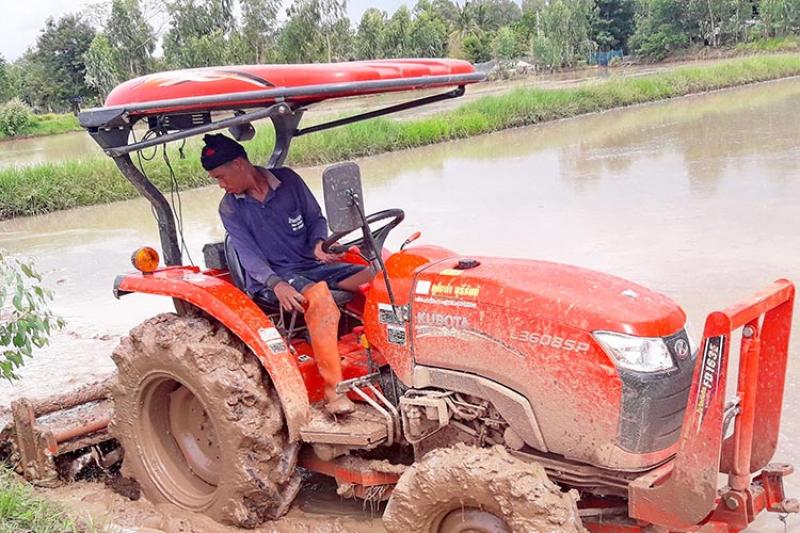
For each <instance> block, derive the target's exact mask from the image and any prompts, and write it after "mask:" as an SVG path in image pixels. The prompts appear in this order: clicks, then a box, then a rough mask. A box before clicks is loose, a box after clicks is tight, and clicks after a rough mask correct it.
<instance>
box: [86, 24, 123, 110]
mask: <svg viewBox="0 0 800 533" xmlns="http://www.w3.org/2000/svg"><path fill="white" fill-rule="evenodd" d="M114 59H115V58H114V49H113V48H112V47H111V43H110V42H109V41H108V37H106V36H105V35H104V34H102V33H99V34H97V35H96V36H95V38H94V40H93V41H92V45H91V46H90V47H89V50H88V51H87V52H86V55H85V57H84V62H85V63H86V85H88V86H89V87H91V88H93V89H95V90H96V91H97V94H99V95H100V97H101V99H103V97H104V96H106V95H108V93H110V92H111V90H112V89H113V88H114V87H116V86H117V85H118V84H119V82H120V75H119V72H118V70H117V63H116V61H115V60H114Z"/></svg>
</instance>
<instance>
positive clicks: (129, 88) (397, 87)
mask: <svg viewBox="0 0 800 533" xmlns="http://www.w3.org/2000/svg"><path fill="white" fill-rule="evenodd" d="M482 78H483V76H482V75H481V74H478V73H476V72H475V68H474V67H473V66H472V65H471V64H470V63H468V62H466V61H460V60H455V59H397V60H383V61H356V62H350V63H330V64H309V65H243V66H227V67H208V68H197V69H188V70H176V71H170V72H161V73H157V74H149V75H147V76H142V77H140V78H135V79H132V80H130V81H126V82H125V83H123V84H121V85H119V86H118V87H116V88H115V89H114V90H113V91H111V93H110V94H109V95H108V98H107V99H106V102H105V107H107V108H108V107H114V108H125V109H127V110H128V111H129V112H130V113H131V114H134V115H146V114H151V113H156V112H164V111H196V110H201V109H215V108H227V109H233V108H238V107H242V108H244V107H256V106H262V105H269V104H271V103H274V102H275V101H276V100H280V99H283V100H285V101H289V102H292V101H296V102H309V101H319V100H324V99H327V98H338V97H344V96H356V95H361V94H371V93H378V92H388V91H403V90H411V89H423V88H434V87H447V86H456V85H464V84H467V83H474V82H477V81H480V80H481V79H482Z"/></svg>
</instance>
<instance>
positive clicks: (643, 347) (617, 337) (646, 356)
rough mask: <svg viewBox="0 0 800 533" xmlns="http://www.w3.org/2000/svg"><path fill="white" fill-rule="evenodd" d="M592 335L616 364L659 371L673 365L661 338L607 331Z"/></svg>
mask: <svg viewBox="0 0 800 533" xmlns="http://www.w3.org/2000/svg"><path fill="white" fill-rule="evenodd" d="M593 335H594V338H595V339H597V342H599V343H600V345H601V346H602V347H603V349H604V350H605V351H606V353H607V354H608V355H609V356H610V357H611V359H613V360H614V363H615V364H616V365H617V366H621V367H623V368H627V369H630V370H636V371H638V372H659V371H661V370H669V369H670V368H673V367H674V366H675V364H674V363H673V361H672V357H671V356H670V354H669V349H668V348H667V344H666V343H665V342H664V340H663V339H660V338H649V337H632V336H631V335H623V334H622V333H610V332H607V331H596V332H594V333H593Z"/></svg>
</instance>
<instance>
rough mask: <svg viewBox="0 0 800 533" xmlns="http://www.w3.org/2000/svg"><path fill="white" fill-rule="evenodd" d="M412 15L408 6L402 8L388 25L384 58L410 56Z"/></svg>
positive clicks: (395, 13) (398, 9)
mask: <svg viewBox="0 0 800 533" xmlns="http://www.w3.org/2000/svg"><path fill="white" fill-rule="evenodd" d="M411 22H412V21H411V13H410V12H409V10H408V8H407V7H406V6H400V7H399V8H397V11H395V12H394V14H393V15H392V17H391V18H390V19H389V23H388V24H387V25H386V33H385V39H384V41H383V42H384V48H383V56H384V57H405V56H408V55H410V49H411V46H410V36H411Z"/></svg>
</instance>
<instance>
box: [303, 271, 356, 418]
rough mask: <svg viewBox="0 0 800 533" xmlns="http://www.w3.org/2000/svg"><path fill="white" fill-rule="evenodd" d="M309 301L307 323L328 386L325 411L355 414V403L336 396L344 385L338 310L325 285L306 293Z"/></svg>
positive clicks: (310, 289) (315, 286)
mask: <svg viewBox="0 0 800 533" xmlns="http://www.w3.org/2000/svg"><path fill="white" fill-rule="evenodd" d="M303 296H305V298H306V300H307V301H308V304H307V307H306V312H305V319H306V326H308V332H309V334H310V335H311V347H312V348H314V356H315V357H316V359H317V368H318V369H319V374H320V376H322V380H323V381H324V382H325V401H326V402H327V403H326V404H325V409H326V410H327V411H328V412H329V413H330V414H332V415H342V414H347V413H352V412H353V409H354V408H355V407H354V405H353V402H351V401H350V399H349V398H348V397H347V396H346V395H344V394H338V393H337V392H336V385H338V384H339V382H340V381H342V360H341V356H340V355H339V338H338V332H339V317H340V316H341V315H340V313H339V308H338V307H336V303H335V302H334V301H333V296H332V295H331V291H330V290H329V289H328V285H327V283H325V282H322V281H321V282H319V283H315V284H314V285H311V286H310V287H307V288H306V289H305V290H304V291H303Z"/></svg>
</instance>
